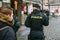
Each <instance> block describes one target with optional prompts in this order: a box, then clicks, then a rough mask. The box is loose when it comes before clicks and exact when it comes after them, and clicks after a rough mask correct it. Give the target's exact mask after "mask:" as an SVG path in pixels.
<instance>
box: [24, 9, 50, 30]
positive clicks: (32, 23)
mask: <svg viewBox="0 0 60 40" xmlns="http://www.w3.org/2000/svg"><path fill="white" fill-rule="evenodd" d="M48 24H49V18H48V17H47V16H46V15H44V13H42V12H40V11H39V10H34V11H33V12H32V13H31V14H30V15H29V16H28V17H27V19H26V21H25V26H27V27H30V28H31V30H40V31H42V30H43V25H44V26H48Z"/></svg>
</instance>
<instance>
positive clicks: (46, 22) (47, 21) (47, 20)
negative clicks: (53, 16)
mask: <svg viewBox="0 0 60 40" xmlns="http://www.w3.org/2000/svg"><path fill="white" fill-rule="evenodd" d="M43 25H44V26H48V25H49V17H48V16H46V15H43Z"/></svg>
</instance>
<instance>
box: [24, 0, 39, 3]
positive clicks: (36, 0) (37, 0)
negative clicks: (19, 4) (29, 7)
mask: <svg viewBox="0 0 60 40" xmlns="http://www.w3.org/2000/svg"><path fill="white" fill-rule="evenodd" d="M23 1H25V2H27V1H32V2H37V3H38V2H39V1H40V0H23Z"/></svg>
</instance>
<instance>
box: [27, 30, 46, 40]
mask: <svg viewBox="0 0 60 40" xmlns="http://www.w3.org/2000/svg"><path fill="white" fill-rule="evenodd" d="M28 40H45V36H44V33H43V32H42V31H31V32H30V34H29V36H28Z"/></svg>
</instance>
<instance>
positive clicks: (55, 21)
mask: <svg viewBox="0 0 60 40" xmlns="http://www.w3.org/2000/svg"><path fill="white" fill-rule="evenodd" d="M44 33H45V36H46V40H60V17H56V18H53V17H50V21H49V26H47V27H44Z"/></svg>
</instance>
